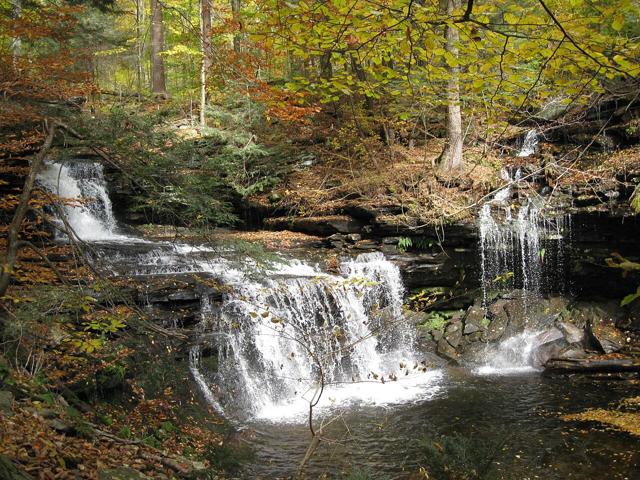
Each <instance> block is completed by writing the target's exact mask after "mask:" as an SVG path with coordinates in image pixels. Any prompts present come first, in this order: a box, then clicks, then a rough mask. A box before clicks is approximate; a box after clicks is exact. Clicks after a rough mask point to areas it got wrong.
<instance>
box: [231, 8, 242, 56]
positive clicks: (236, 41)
mask: <svg viewBox="0 0 640 480" xmlns="http://www.w3.org/2000/svg"><path fill="white" fill-rule="evenodd" d="M231 13H232V14H233V20H234V22H236V23H237V24H238V31H237V32H235V33H234V34H233V51H234V52H236V53H240V51H241V50H242V33H241V32H240V31H241V29H242V24H241V23H240V0H231Z"/></svg>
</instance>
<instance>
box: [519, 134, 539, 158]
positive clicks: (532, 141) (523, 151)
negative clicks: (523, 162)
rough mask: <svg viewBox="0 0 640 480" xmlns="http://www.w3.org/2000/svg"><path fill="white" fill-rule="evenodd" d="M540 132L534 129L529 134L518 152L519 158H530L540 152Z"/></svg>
mask: <svg viewBox="0 0 640 480" xmlns="http://www.w3.org/2000/svg"><path fill="white" fill-rule="evenodd" d="M538 141H539V140H538V131H537V130H536V129H535V128H534V129H531V130H529V131H528V132H527V134H526V135H525V137H524V140H523V142H522V148H520V151H519V152H518V156H519V157H528V156H530V155H533V154H534V153H536V152H537V151H538Z"/></svg>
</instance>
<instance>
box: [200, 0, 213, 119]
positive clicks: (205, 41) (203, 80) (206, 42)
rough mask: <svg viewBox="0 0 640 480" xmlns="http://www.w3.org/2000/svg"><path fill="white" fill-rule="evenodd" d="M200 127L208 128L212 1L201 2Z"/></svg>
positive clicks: (201, 0)
mask: <svg viewBox="0 0 640 480" xmlns="http://www.w3.org/2000/svg"><path fill="white" fill-rule="evenodd" d="M200 46H201V47H202V61H201V62H200V127H202V128H204V127H206V126H207V118H206V115H205V113H206V108H207V70H209V67H210V66H211V0H200Z"/></svg>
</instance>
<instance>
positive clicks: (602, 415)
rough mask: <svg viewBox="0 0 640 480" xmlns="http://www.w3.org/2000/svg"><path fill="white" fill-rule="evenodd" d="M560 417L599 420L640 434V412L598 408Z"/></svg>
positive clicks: (598, 421) (622, 429)
mask: <svg viewBox="0 0 640 480" xmlns="http://www.w3.org/2000/svg"><path fill="white" fill-rule="evenodd" d="M560 418H561V419H562V420H566V421H578V422H597V423H600V424H602V425H606V426H609V427H613V428H615V429H616V430H620V431H623V432H627V433H630V434H631V435H634V436H640V412H623V411H618V410H605V409H603V408H596V409H593V410H586V411H584V412H582V413H575V414H570V415H562V416H561V417H560Z"/></svg>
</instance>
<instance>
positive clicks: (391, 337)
mask: <svg viewBox="0 0 640 480" xmlns="http://www.w3.org/2000/svg"><path fill="white" fill-rule="evenodd" d="M402 298H403V287H402V282H401V280H400V274H399V271H398V269H397V267H396V266H394V265H393V264H391V263H390V262H388V261H387V260H386V259H385V258H384V256H383V255H382V254H381V253H370V254H362V255H359V256H358V257H357V258H355V259H352V260H348V261H345V262H344V263H343V265H342V269H341V272H340V275H329V274H326V273H321V272H320V271H318V270H317V269H315V268H313V267H311V266H310V265H308V264H304V263H298V264H294V265H293V266H291V265H289V266H287V267H284V268H282V269H280V270H277V269H276V270H274V271H271V272H270V273H269V274H268V275H265V276H264V277H263V278H262V280H261V281H249V280H245V281H243V282H242V283H239V284H235V285H234V286H233V290H232V291H231V292H230V293H228V294H227V295H225V298H224V301H223V305H222V308H221V311H220V312H219V315H218V316H217V318H214V319H212V322H211V328H212V330H213V331H214V333H215V332H217V333H218V335H215V337H214V338H216V341H217V343H218V345H217V346H218V349H219V352H220V359H219V361H220V363H219V366H218V370H217V371H216V372H207V374H208V375H209V376H210V378H211V381H212V383H214V384H216V385H219V386H221V389H220V399H219V401H220V403H221V404H222V407H223V408H224V409H225V410H226V411H229V410H232V412H233V413H235V414H240V413H241V412H243V413H245V414H246V413H248V414H249V415H250V416H254V417H261V418H267V419H272V420H276V419H282V418H291V417H292V416H295V415H304V414H305V413H306V412H308V408H309V401H310V400H311V399H312V398H313V397H314V395H316V394H317V393H318V390H319V389H320V388H321V386H324V391H323V394H322V397H321V402H320V405H319V407H330V406H331V405H336V404H344V403H350V402H353V401H359V402H367V403H375V404H380V403H394V402H401V401H406V400H407V399H410V398H415V397H419V396H422V397H424V396H427V395H432V394H433V392H434V391H435V389H436V387H435V386H434V385H432V382H433V380H434V378H436V377H438V376H439V373H438V372H437V371H433V370H429V371H427V369H426V367H425V366H424V365H423V364H421V363H420V362H419V357H418V355H417V354H416V353H415V351H414V343H415V334H414V328H413V326H412V325H410V324H409V323H408V322H407V321H406V320H405V318H404V316H403V315H402ZM427 386H429V388H427Z"/></svg>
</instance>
